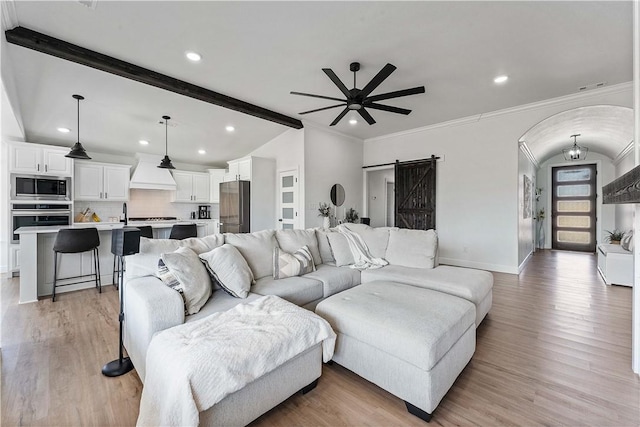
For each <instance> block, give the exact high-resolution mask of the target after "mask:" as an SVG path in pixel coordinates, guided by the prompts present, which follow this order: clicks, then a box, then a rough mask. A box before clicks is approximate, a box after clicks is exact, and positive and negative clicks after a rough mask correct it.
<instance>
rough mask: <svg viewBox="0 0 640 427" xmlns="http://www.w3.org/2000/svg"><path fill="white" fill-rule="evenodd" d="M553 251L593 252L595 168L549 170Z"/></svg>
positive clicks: (594, 236) (580, 166)
mask: <svg viewBox="0 0 640 427" xmlns="http://www.w3.org/2000/svg"><path fill="white" fill-rule="evenodd" d="M551 184H552V196H551V201H552V210H551V221H552V222H551V224H552V225H551V231H552V233H551V234H552V241H551V247H552V248H553V249H560V250H569V251H582V252H595V251H596V197H597V195H596V165H579V166H562V167H554V168H552V176H551Z"/></svg>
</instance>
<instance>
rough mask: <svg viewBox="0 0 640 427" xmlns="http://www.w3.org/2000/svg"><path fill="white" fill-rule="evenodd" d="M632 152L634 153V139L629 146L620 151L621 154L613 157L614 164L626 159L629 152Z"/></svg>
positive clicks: (616, 164)
mask: <svg viewBox="0 0 640 427" xmlns="http://www.w3.org/2000/svg"><path fill="white" fill-rule="evenodd" d="M632 153H633V141H631V142H630V143H629V144H627V146H626V147H624V149H623V150H622V151H621V152H620V154H618V155H617V156H616V158H615V159H613V161H612V163H613V165H614V166H618V165H619V164H620V162H622V160H624V158H625V157H627V156H628V155H629V154H632Z"/></svg>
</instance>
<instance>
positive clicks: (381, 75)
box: [360, 64, 396, 97]
mask: <svg viewBox="0 0 640 427" xmlns="http://www.w3.org/2000/svg"><path fill="white" fill-rule="evenodd" d="M395 70H396V67H395V66H394V65H391V64H387V65H385V66H384V67H382V70H380V71H379V72H378V74H376V75H375V77H374V78H372V79H371V81H370V82H369V83H367V85H366V86H365V87H364V88H362V90H361V91H360V95H361V96H364V97H366V96H367V95H369V94H370V93H371V92H373V90H374V89H375V88H377V87H378V86H380V83H382V82H383V81H384V79H386V78H387V77H389V76H390V75H391V73H393V72H394V71H395Z"/></svg>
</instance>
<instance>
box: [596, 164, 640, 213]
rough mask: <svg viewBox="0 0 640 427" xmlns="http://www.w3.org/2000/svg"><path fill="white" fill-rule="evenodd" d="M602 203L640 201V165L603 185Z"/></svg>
mask: <svg viewBox="0 0 640 427" xmlns="http://www.w3.org/2000/svg"><path fill="white" fill-rule="evenodd" d="M602 203H604V204H605V205H609V204H622V203H640V166H636V167H635V168H633V169H631V170H630V171H629V172H627V173H625V174H624V175H622V176H621V177H620V178H618V179H616V180H614V181H612V182H610V183H609V184H607V185H605V186H604V187H602Z"/></svg>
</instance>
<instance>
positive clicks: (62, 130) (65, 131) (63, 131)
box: [58, 128, 71, 133]
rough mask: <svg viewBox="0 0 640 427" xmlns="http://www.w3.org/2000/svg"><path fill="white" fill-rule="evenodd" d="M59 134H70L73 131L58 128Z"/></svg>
mask: <svg viewBox="0 0 640 427" xmlns="http://www.w3.org/2000/svg"><path fill="white" fill-rule="evenodd" d="M58 132H62V133H69V132H71V129H69V128H58Z"/></svg>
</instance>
